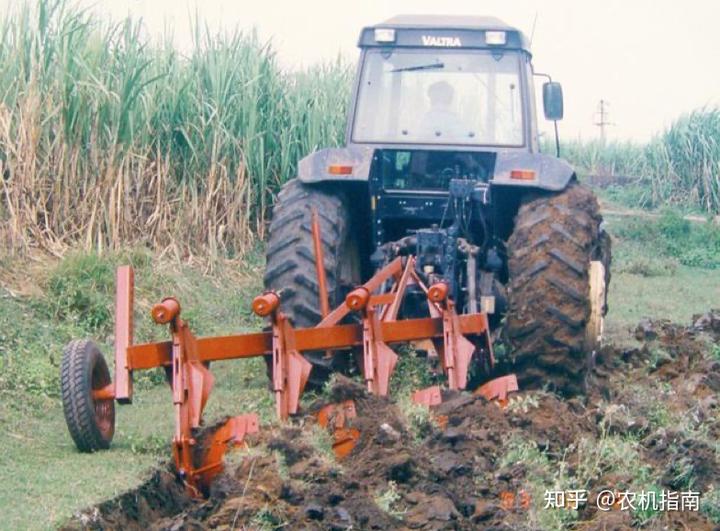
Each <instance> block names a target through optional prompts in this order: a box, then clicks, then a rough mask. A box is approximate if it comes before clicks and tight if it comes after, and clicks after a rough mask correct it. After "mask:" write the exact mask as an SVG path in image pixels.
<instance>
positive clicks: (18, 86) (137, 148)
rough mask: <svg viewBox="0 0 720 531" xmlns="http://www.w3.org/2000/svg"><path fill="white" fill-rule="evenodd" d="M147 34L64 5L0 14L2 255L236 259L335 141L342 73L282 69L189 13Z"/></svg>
mask: <svg viewBox="0 0 720 531" xmlns="http://www.w3.org/2000/svg"><path fill="white" fill-rule="evenodd" d="M192 32H193V44H192V47H191V48H190V50H189V51H187V52H180V51H179V50H177V49H175V48H174V47H173V45H172V42H171V39H170V38H163V37H160V38H156V39H153V40H148V39H147V38H146V37H145V36H144V35H145V34H146V31H145V28H144V27H143V24H142V21H140V20H134V19H132V18H126V19H123V20H119V21H110V20H106V19H104V18H102V17H100V16H98V15H97V14H95V13H94V12H93V10H92V9H80V8H78V7H76V6H75V4H74V3H73V2H70V1H66V0H26V1H23V2H17V3H15V5H13V6H11V7H10V8H9V9H7V10H6V11H4V12H3V13H2V15H1V16H0V103H1V104H2V107H1V108H2V111H1V112H0V122H2V124H3V126H2V127H0V145H2V149H0V163H1V164H2V167H1V168H0V171H2V173H3V177H4V179H3V193H2V199H1V200H0V228H1V230H0V234H1V235H2V236H3V237H4V242H6V243H7V244H8V245H9V246H10V248H11V249H13V250H19V251H27V250H28V249H30V248H33V247H37V246H41V247H45V248H48V249H50V250H52V251H53V252H55V251H57V250H63V249H65V248H66V246H77V245H82V246H84V248H85V249H93V248H95V249H98V248H99V249H102V248H106V247H111V248H116V249H117V248H122V247H124V246H126V245H128V244H130V243H137V242H142V243H150V244H152V245H153V246H155V247H156V248H161V249H163V248H168V249H169V250H170V251H171V252H172V253H174V254H176V255H178V256H180V257H188V255H190V254H194V253H198V252H201V253H203V254H208V253H209V254H211V255H213V256H215V255H221V256H226V255H229V256H238V255H240V254H242V253H244V252H246V251H247V250H248V247H249V246H250V245H251V244H252V243H253V241H254V240H255V238H256V237H257V236H260V237H262V234H263V231H264V227H265V224H264V222H265V217H266V215H267V214H268V213H269V206H270V205H271V203H272V198H273V196H274V194H275V193H276V192H277V190H278V188H279V186H280V184H281V183H282V182H284V181H285V180H287V179H288V178H290V177H292V176H294V173H295V169H296V164H297V161H298V160H299V159H300V158H301V157H302V156H304V155H306V154H308V153H310V152H312V151H313V150H315V149H318V148H319V147H330V146H334V145H337V144H338V143H340V142H341V140H342V138H343V133H344V122H345V112H346V106H347V101H348V95H349V89H350V78H351V73H352V70H351V68H349V66H348V65H346V64H344V63H342V62H340V61H335V62H330V63H325V64H318V65H314V66H311V67H309V68H306V69H302V70H285V69H282V68H280V66H279V65H278V62H277V60H276V56H275V51H274V49H273V47H272V45H271V44H270V43H267V42H262V41H260V40H259V39H258V37H257V35H256V33H255V32H252V31H241V30H240V29H239V27H234V28H230V29H228V30H227V31H219V32H215V31H211V30H210V28H209V27H207V26H206V25H205V23H204V21H203V20H202V19H201V18H195V19H193V27H192Z"/></svg>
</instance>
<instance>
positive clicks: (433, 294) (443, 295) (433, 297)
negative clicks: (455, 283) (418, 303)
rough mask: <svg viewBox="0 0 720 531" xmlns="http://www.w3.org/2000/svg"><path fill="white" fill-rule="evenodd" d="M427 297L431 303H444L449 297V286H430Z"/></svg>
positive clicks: (441, 283) (440, 284) (442, 283)
mask: <svg viewBox="0 0 720 531" xmlns="http://www.w3.org/2000/svg"><path fill="white" fill-rule="evenodd" d="M427 296H428V299H430V301H431V302H443V301H444V300H446V299H447V296H448V285H447V284H445V283H444V282H438V283H437V284H433V285H432V286H430V289H429V290H428V294H427Z"/></svg>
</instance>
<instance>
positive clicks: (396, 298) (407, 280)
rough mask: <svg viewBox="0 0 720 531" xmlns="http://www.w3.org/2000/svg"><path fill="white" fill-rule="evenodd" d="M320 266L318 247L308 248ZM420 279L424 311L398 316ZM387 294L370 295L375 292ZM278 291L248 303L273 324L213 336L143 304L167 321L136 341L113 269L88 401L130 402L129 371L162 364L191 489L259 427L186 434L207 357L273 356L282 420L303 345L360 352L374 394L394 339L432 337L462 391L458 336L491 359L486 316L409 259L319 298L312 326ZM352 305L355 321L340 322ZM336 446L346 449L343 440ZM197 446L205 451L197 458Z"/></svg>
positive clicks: (387, 374) (127, 293)
mask: <svg viewBox="0 0 720 531" xmlns="http://www.w3.org/2000/svg"><path fill="white" fill-rule="evenodd" d="M316 252H317V253H318V256H317V257H316V259H318V262H319V263H323V262H322V250H321V249H316ZM318 278H319V280H321V282H320V287H321V289H320V300H321V301H322V300H325V301H327V292H326V289H325V284H324V282H322V279H323V278H324V272H323V271H322V269H321V268H318ZM411 285H416V286H418V287H419V288H420V289H421V290H422V291H423V292H424V293H425V294H426V296H427V303H428V308H429V313H430V317H426V318H419V319H401V320H398V318H397V317H398V313H399V311H400V306H401V303H402V300H403V297H404V295H405V292H406V290H407V288H408V286H411ZM382 289H385V290H386V291H384V292H380V293H377V292H378V291H379V290H382ZM280 306H281V304H280V297H279V295H278V294H276V293H274V292H266V293H264V294H262V295H259V296H258V297H256V298H255V299H254V300H253V303H252V309H253V311H254V312H255V313H256V314H257V315H258V316H261V317H265V318H267V319H268V320H269V323H270V325H271V330H269V331H265V332H257V333H247V334H237V335H228V336H217V337H195V335H194V334H193V333H192V331H191V330H190V327H189V325H188V323H187V322H185V321H184V320H183V319H182V318H181V306H180V302H179V301H178V300H177V299H176V298H173V297H168V298H165V299H163V300H162V301H161V302H160V303H158V304H155V305H154V306H153V307H152V310H151V316H152V319H153V320H154V321H155V323H157V324H160V325H167V326H168V329H169V332H170V336H171V339H170V340H169V341H162V342H153V343H143V344H135V343H134V341H133V339H134V330H133V311H134V272H133V269H132V267H130V266H121V267H119V268H118V270H117V284H116V308H115V315H116V322H115V378H114V379H113V381H112V382H111V383H110V384H109V385H107V386H105V387H103V388H102V389H97V390H93V392H92V395H93V396H92V398H93V400H95V401H99V400H117V401H118V402H119V403H120V404H130V403H132V398H133V373H134V371H138V370H145V369H152V368H156V367H162V368H164V369H165V370H166V372H167V374H168V381H169V384H170V386H171V388H172V397H173V407H174V416H175V431H174V435H173V443H172V447H173V457H174V460H175V465H176V468H177V471H178V473H179V475H180V476H181V477H182V478H183V479H184V480H185V481H186V482H187V484H188V485H189V487H190V488H191V489H192V491H193V492H200V491H205V490H206V489H207V487H208V485H209V482H210V481H211V480H212V478H213V477H214V476H215V475H216V474H217V473H219V472H220V470H222V458H223V455H224V453H225V450H226V449H227V448H228V447H229V446H231V445H239V444H242V443H243V441H244V437H245V435H246V434H248V433H254V432H257V431H258V429H259V421H258V417H257V415H255V414H252V413H250V414H245V415H240V416H237V417H231V418H230V419H228V420H227V422H226V423H225V424H224V425H222V426H220V427H219V428H218V429H217V430H216V431H215V432H214V434H213V435H212V438H211V440H210V442H209V443H207V442H204V443H203V444H202V448H200V447H199V446H198V441H197V440H196V439H195V437H194V433H196V431H195V430H197V428H199V427H200V425H201V423H202V414H203V410H204V408H205V405H206V404H207V401H208V399H209V396H210V394H211V392H212V388H213V385H214V377H213V375H212V373H211V372H210V370H209V368H208V367H209V364H210V362H214V361H222V360H231V359H243V358H252V357H260V356H264V357H268V358H271V359H272V368H273V374H272V390H273V392H274V394H275V403H276V414H277V417H278V419H280V420H282V421H284V420H287V419H288V418H289V417H290V416H291V415H294V414H296V413H298V409H299V404H300V397H301V396H302V393H303V390H304V388H305V385H306V383H307V381H308V377H309V374H310V371H311V370H312V365H311V364H310V363H309V362H308V361H307V360H306V359H305V358H304V357H303V356H302V352H304V351H326V352H333V351H339V350H340V351H343V350H344V351H348V350H349V351H353V350H355V349H362V353H363V355H362V373H363V378H364V380H365V383H366V387H367V390H368V391H369V392H370V393H374V394H377V395H380V396H385V395H387V394H388V391H389V383H390V378H391V376H392V373H393V371H394V369H395V366H396V365H397V361H398V357H397V354H396V353H395V352H394V351H393V350H392V348H391V347H390V346H389V345H391V344H396V343H407V342H412V341H422V340H431V341H433V344H434V345H435V348H436V350H437V352H438V353H439V356H440V359H441V361H442V367H443V370H444V371H445V374H446V376H447V378H448V385H449V387H450V388H451V389H464V388H465V387H466V385H467V376H468V367H469V364H470V360H471V358H472V356H473V354H474V351H475V350H476V349H475V345H474V344H473V343H472V342H471V341H470V340H469V339H468V338H467V337H466V336H475V337H477V338H480V339H484V342H483V345H482V350H483V351H484V355H485V356H487V357H488V361H489V363H490V364H492V362H493V355H492V346H491V341H490V335H489V327H488V318H487V315H486V314H484V313H476V314H466V315H458V314H457V313H456V310H455V306H454V304H453V302H452V301H451V300H450V299H449V298H448V288H447V285H445V284H442V283H438V284H434V285H432V286H430V287H427V286H426V285H425V284H424V283H423V282H422V280H421V279H420V277H419V275H418V274H417V272H416V271H415V259H414V257H413V256H407V257H398V258H396V259H394V260H393V261H391V262H390V263H389V264H387V265H386V266H385V267H383V268H382V269H381V270H379V271H378V272H377V273H376V274H375V275H374V276H373V277H372V278H370V279H369V280H368V281H367V282H366V283H365V284H363V285H362V286H360V287H358V288H356V289H355V290H353V291H352V292H351V293H349V294H348V296H347V297H346V299H345V302H344V304H341V305H340V306H338V307H336V308H334V309H332V310H330V309H329V307H328V305H327V303H325V304H324V305H322V310H323V311H322V313H323V315H324V317H323V319H322V321H321V322H320V323H318V325H317V326H315V327H312V328H294V327H293V326H292V324H291V322H290V321H289V319H288V318H287V317H286V316H285V314H284V313H283V312H282V309H281V307H280ZM352 312H355V313H356V314H357V316H358V317H359V321H360V322H356V323H351V324H341V321H343V319H345V318H346V316H348V315H349V314H351V313H352ZM344 433H345V439H344V442H343V452H344V453H347V451H349V450H348V444H347V443H348V441H349V440H350V439H352V437H350V439H348V438H347V433H346V432H344ZM198 450H200V451H202V452H203V455H201V456H200V458H198Z"/></svg>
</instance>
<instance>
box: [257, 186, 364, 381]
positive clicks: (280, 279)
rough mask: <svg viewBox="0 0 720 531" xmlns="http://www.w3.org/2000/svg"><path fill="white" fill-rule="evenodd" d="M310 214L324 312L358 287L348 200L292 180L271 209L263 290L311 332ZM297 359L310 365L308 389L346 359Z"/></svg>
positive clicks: (316, 305)
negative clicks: (323, 284) (317, 242)
mask: <svg viewBox="0 0 720 531" xmlns="http://www.w3.org/2000/svg"><path fill="white" fill-rule="evenodd" d="M313 210H315V211H316V212H317V214H318V219H319V223H320V235H321V239H322V249H323V254H324V261H325V272H326V277H327V290H328V299H329V303H330V309H333V308H334V307H336V306H338V305H340V304H342V303H343V301H344V300H345V295H346V294H347V293H348V292H349V291H350V290H351V289H352V288H354V287H355V286H357V285H359V284H360V283H361V279H360V262H359V254H358V247H357V243H356V239H355V238H354V235H353V234H352V232H351V226H350V219H351V218H350V205H349V201H348V198H347V197H346V196H345V194H343V193H340V192H335V191H332V190H328V189H324V188H319V187H317V186H310V185H306V184H303V183H301V182H300V181H298V180H297V179H293V180H291V181H289V182H288V183H287V184H286V185H285V186H284V187H283V188H282V190H281V191H280V194H279V196H278V201H277V203H276V204H275V207H274V208H273V217H272V222H271V224H270V235H269V238H268V245H267V251H266V265H265V277H264V282H265V289H268V290H273V291H275V292H276V293H278V294H279V295H280V308H281V310H282V311H283V313H284V314H285V315H287V316H288V317H289V318H290V320H291V322H292V324H293V326H295V327H298V328H308V327H312V326H315V325H316V324H318V323H319V322H320V321H321V319H322V315H321V312H320V302H319V300H320V299H319V290H318V281H317V272H316V269H315V255H314V251H313V238H312V212H313ZM303 355H304V356H305V358H306V359H307V360H308V361H310V363H312V365H313V370H312V372H311V373H310V380H309V385H310V386H312V387H319V386H321V385H322V384H324V383H325V382H326V381H327V379H328V377H329V376H330V374H331V373H332V372H334V371H336V370H340V369H342V367H343V366H344V364H346V362H347V361H348V359H349V356H332V355H330V356H329V355H328V354H327V353H326V352H304V353H303ZM336 358H337V359H336ZM346 358H347V359H346ZM268 372H270V365H268ZM269 376H272V375H269Z"/></svg>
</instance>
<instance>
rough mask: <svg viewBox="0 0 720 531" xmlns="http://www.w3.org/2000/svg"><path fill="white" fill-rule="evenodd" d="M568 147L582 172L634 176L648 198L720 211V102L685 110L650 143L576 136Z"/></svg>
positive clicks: (568, 154)
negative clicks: (584, 139) (583, 139)
mask: <svg viewBox="0 0 720 531" xmlns="http://www.w3.org/2000/svg"><path fill="white" fill-rule="evenodd" d="M562 153H563V157H564V158H567V159H568V160H570V161H571V162H572V163H573V164H574V165H575V166H576V167H577V168H578V169H579V170H580V171H581V172H582V173H586V174H600V175H620V176H623V177H634V178H635V180H636V181H637V182H636V185H638V186H640V187H643V188H644V189H645V192H644V193H643V194H635V195H637V197H638V198H639V199H641V200H642V201H644V202H645V203H649V204H652V205H667V204H675V205H679V206H683V207H686V208H691V209H697V210H701V211H704V212H707V213H709V214H720V109H719V108H704V109H698V110H695V111H693V112H690V113H688V114H685V115H683V116H681V117H680V118H678V119H677V120H676V121H675V122H673V124H672V125H671V126H670V127H669V128H667V129H666V130H665V131H663V132H662V133H660V134H658V135H656V136H655V137H654V138H653V139H652V140H651V141H650V142H648V143H647V144H644V145H641V144H637V143H631V142H610V143H607V144H602V143H601V142H599V141H591V142H578V141H575V142H568V143H564V144H563V149H562Z"/></svg>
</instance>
